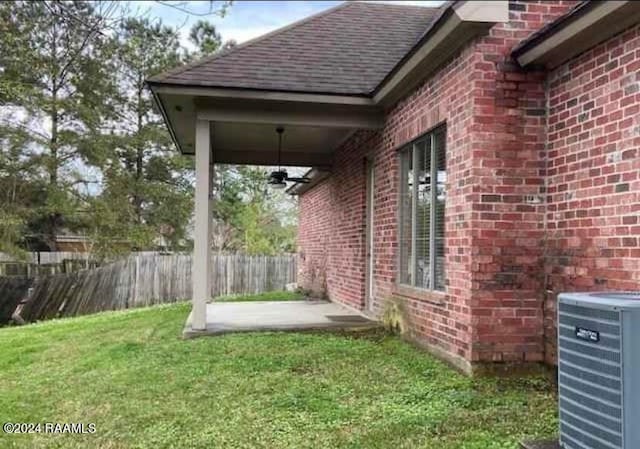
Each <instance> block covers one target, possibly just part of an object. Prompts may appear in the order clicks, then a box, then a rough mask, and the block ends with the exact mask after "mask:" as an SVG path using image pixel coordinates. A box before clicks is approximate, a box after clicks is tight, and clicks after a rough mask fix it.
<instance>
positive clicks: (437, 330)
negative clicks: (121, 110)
mask: <svg viewBox="0 0 640 449" xmlns="http://www.w3.org/2000/svg"><path fill="white" fill-rule="evenodd" d="M639 23H640V3H637V2H633V1H607V2H576V1H509V2H506V1H488V2H481V1H457V2H449V3H446V4H444V5H442V6H441V7H439V8H427V7H409V6H400V5H380V4H367V3H345V4H342V5H340V6H338V7H336V8H334V9H331V10H328V11H326V12H323V13H321V14H318V15H316V16H313V17H310V18H308V19H305V20H304V21H302V22H299V23H296V24H293V25H291V26H289V27H285V28H283V29H281V30H278V31H276V32H274V33H271V34H269V35H266V36H265V37H262V38H258V39H257V40H255V41H251V42H249V43H247V44H243V45H240V46H239V47H238V48H236V49H234V50H231V51H229V52H227V53H222V54H220V55H215V56H213V57H211V58H209V59H206V60H204V61H200V62H198V63H196V64H192V65H190V66H186V67H182V68H179V69H176V70H174V71H172V72H169V73H167V74H163V75H159V76H157V77H154V78H152V79H151V80H149V85H150V87H151V89H152V91H153V92H154V95H155V98H156V101H157V103H158V105H159V106H160V108H161V109H162V111H163V114H164V117H165V120H166V121H167V124H168V126H169V129H170V130H171V132H172V135H173V137H174V140H175V141H176V144H177V146H178V147H179V148H180V150H181V151H183V152H184V153H186V154H193V153H194V152H195V157H196V167H197V170H198V174H197V176H198V183H199V184H198V186H197V193H196V209H197V210H196V257H201V259H200V260H201V261H202V262H203V263H205V262H204V261H205V258H206V247H207V240H206V239H207V238H208V237H207V235H208V234H207V229H208V228H207V226H208V224H207V216H208V215H209V216H210V210H209V209H208V208H209V207H210V206H209V202H208V201H207V196H208V191H209V190H208V189H209V186H208V183H209V182H210V175H209V169H208V167H209V166H210V165H211V164H212V163H253V164H266V163H271V164H273V163H274V162H275V160H276V153H275V151H276V139H275V133H273V127H274V126H275V125H279V126H284V127H285V129H286V132H285V136H286V138H285V147H284V151H283V153H282V163H283V165H294V166H295V165H297V166H300V165H306V166H311V167H313V168H312V169H311V170H310V171H309V173H308V177H309V178H310V179H311V182H310V183H307V184H299V183H298V184H293V185H291V186H290V187H289V191H290V192H291V193H292V194H296V195H299V207H300V217H299V236H298V242H299V261H300V263H299V283H300V284H301V285H302V286H304V287H305V288H308V289H310V290H314V291H315V292H316V293H319V294H323V295H326V296H327V297H328V298H329V299H330V300H331V301H336V302H340V303H342V304H345V305H348V306H350V307H352V308H354V309H357V310H361V311H363V312H364V313H366V314H368V315H370V316H374V317H378V318H381V317H383V316H385V314H390V313H393V314H395V315H397V316H399V317H401V319H402V321H403V323H404V326H405V328H406V335H407V337H409V338H411V339H412V340H414V341H416V342H417V343H420V344H421V345H423V346H425V347H426V348H427V349H429V350H430V351H432V352H434V353H436V354H438V355H440V356H441V357H444V358H446V359H447V360H449V361H450V362H451V363H453V364H454V365H456V366H457V367H459V368H460V369H462V370H464V371H466V372H471V371H473V369H474V366H475V365H477V364H482V363H486V362H542V361H546V362H548V363H554V362H555V297H556V294H557V293H558V292H561V291H574V290H638V289H640V242H639V238H640V223H639V222H638V216H639V213H640V179H639V177H638V173H639V170H640V154H639V151H640V25H639ZM194 122H195V125H194ZM194 142H195V143H194ZM207 148H209V149H210V151H206V149H207ZM203 247H204V249H202V248H203ZM198 248H200V249H198ZM199 251H200V252H199ZM205 265H206V264H205ZM196 267H197V264H196ZM198 269H199V268H196V270H198ZM204 273H206V267H203V268H202V272H200V274H198V273H194V324H195V326H197V325H198V319H197V316H198V310H202V309H199V308H201V307H202V304H203V303H204V301H205V300H206V298H205V296H206V295H205V293H204V292H206V290H205V288H206V285H200V286H199V285H197V284H198V283H199V282H200V284H202V283H205V284H206V279H205V278H206V276H205V274H204ZM199 279H200V280H199Z"/></svg>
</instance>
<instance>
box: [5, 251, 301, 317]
mask: <svg viewBox="0 0 640 449" xmlns="http://www.w3.org/2000/svg"><path fill="white" fill-rule="evenodd" d="M211 262H212V267H211V276H212V282H211V287H212V288H211V296H220V295H230V294H250V293H260V292H266V291H274V290H284V288H285V285H286V284H288V283H292V282H295V278H296V258H295V256H294V255H283V256H273V257H271V256H245V255H213V256H212V258H211ZM191 266H192V257H191V256H190V255H158V254H149V255H137V256H131V257H129V258H127V259H124V260H121V261H118V262H115V263H112V264H110V265H105V266H102V267H99V268H96V269H92V270H82V271H77V272H74V273H67V274H54V275H50V276H42V277H38V278H37V279H36V280H35V282H34V285H33V291H32V293H31V295H30V297H29V300H28V301H27V302H26V304H24V306H23V307H22V310H21V312H20V316H21V317H22V318H23V319H24V320H25V321H37V320H43V319H49V318H55V317H65V316H76V315H85V314H89V313H95V312H100V311H103V310H118V309H126V308H131V307H141V306H148V305H153V304H161V303H168V302H175V301H178V300H182V299H188V298H190V297H191V287H192V286H191ZM0 295H2V290H1V288H0Z"/></svg>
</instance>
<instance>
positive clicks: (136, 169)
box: [94, 18, 192, 247]
mask: <svg viewBox="0 0 640 449" xmlns="http://www.w3.org/2000/svg"><path fill="white" fill-rule="evenodd" d="M181 54H182V52H181V47H180V42H179V36H178V34H177V31H176V30H175V29H173V28H171V27H166V26H163V25H162V24H160V23H152V22H151V21H150V20H148V19H136V18H130V19H127V20H124V21H123V22H122V23H121V25H120V27H119V29H118V32H117V35H116V52H115V66H117V67H118V70H117V71H116V72H115V73H114V77H115V79H116V85H117V88H118V96H117V100H116V102H115V111H116V114H117V118H116V121H115V125H116V126H114V127H113V128H114V129H113V132H112V133H111V135H110V140H111V146H112V148H113V151H114V155H113V156H114V157H113V158H112V159H111V160H110V162H109V163H108V164H107V165H106V166H105V167H104V174H105V184H104V192H103V194H102V195H101V196H100V198H99V201H103V202H106V204H111V205H112V206H113V207H114V208H120V209H121V213H120V214H118V215H117V219H118V220H120V221H121V223H122V225H123V228H125V229H127V230H128V231H127V232H128V234H129V235H130V236H132V237H131V238H130V240H131V242H130V244H131V246H133V247H149V246H151V245H152V242H153V238H154V237H158V236H162V237H163V238H164V239H165V240H166V241H168V242H170V243H171V246H176V245H178V244H179V243H180V241H182V240H183V239H184V238H185V236H186V227H187V225H188V222H189V218H190V215H191V208H192V204H191V203H192V200H191V196H192V186H191V180H190V178H191V176H190V168H191V166H190V162H189V161H188V160H187V159H186V158H183V157H182V156H180V155H179V154H178V153H177V152H176V151H175V148H174V145H173V142H172V141H171V138H170V136H169V134H168V132H167V131H166V128H165V125H164V123H163V122H162V118H161V116H160V114H159V113H158V111H156V109H155V104H154V102H153V99H152V97H151V95H150V93H149V91H148V90H147V89H146V86H145V79H147V78H148V77H150V76H151V75H154V74H156V73H158V72H161V71H163V70H167V69H168V68H171V67H174V66H176V65H179V64H180V62H181ZM94 205H96V206H99V203H98V202H94ZM96 210H104V208H101V206H100V207H97V209H96ZM111 217H113V215H112V216H111ZM107 218H108V217H107ZM104 223H105V225H106V226H108V223H109V220H108V219H107V220H106V221H105V222H104ZM99 224H100V223H97V225H98V227H97V228H96V229H99ZM114 231H115V229H113V228H110V227H108V229H106V230H104V232H112V233H113V232H114ZM104 232H102V234H104ZM133 236H136V237H137V239H134V238H133ZM115 237H117V236H115V235H114V238H115Z"/></svg>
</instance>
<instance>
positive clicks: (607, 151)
mask: <svg viewBox="0 0 640 449" xmlns="http://www.w3.org/2000/svg"><path fill="white" fill-rule="evenodd" d="M548 98H549V117H548V120H549V124H548V129H549V131H548V132H549V134H548V162H547V165H548V178H547V182H548V198H547V201H548V210H547V228H548V250H547V257H546V270H545V271H546V275H547V289H548V290H549V293H548V299H547V301H546V310H545V315H546V318H545V329H546V337H547V338H546V342H547V351H546V354H547V361H548V362H550V363H553V362H555V357H556V351H555V348H556V329H555V323H556V315H555V314H556V307H555V302H556V295H557V293H559V292H562V291H587V290H640V241H639V239H640V220H639V219H638V217H639V216H640V179H639V177H638V173H639V172H640V26H636V27H635V28H632V29H630V30H628V31H626V32H624V33H622V34H621V35H618V36H616V37H615V38H613V39H610V40H609V41H607V42H604V43H602V44H601V45H598V46H596V47H594V48H593V49H591V50H589V51H587V52H586V53H584V54H582V55H580V56H578V57H577V58H575V59H573V60H571V61H569V62H568V63H566V64H563V65H562V66H560V67H558V68H556V69H555V70H553V71H552V72H551V73H550V74H549V79H548Z"/></svg>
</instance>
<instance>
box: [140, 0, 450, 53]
mask: <svg viewBox="0 0 640 449" xmlns="http://www.w3.org/2000/svg"><path fill="white" fill-rule="evenodd" d="M129 3H130V5H131V7H132V8H133V9H136V10H139V11H141V12H148V14H149V15H150V16H151V17H156V18H158V19H160V20H162V22H163V23H165V24H167V25H171V26H174V27H181V32H182V36H183V41H185V43H186V36H187V35H188V32H189V31H188V30H189V27H190V26H191V25H192V24H193V23H194V22H196V21H198V20H208V21H210V22H212V23H213V24H214V25H215V26H216V28H217V29H218V31H219V32H220V33H221V34H222V38H223V39H224V40H229V39H234V40H235V41H237V42H238V43H240V42H244V41H246V40H249V39H253V38H254V37H257V36H260V35H262V34H265V33H268V32H269V31H272V30H274V29H276V28H280V27H282V26H284V25H287V24H289V23H291V22H295V21H296V20H300V19H303V18H305V17H307V16H310V15H312V14H315V13H317V12H320V11H323V10H325V9H327V8H331V7H333V6H336V5H338V4H339V3H341V2H340V1H248V0H240V1H235V2H234V3H233V6H231V8H230V9H229V11H228V14H227V15H226V16H225V17H224V18H220V17H217V16H215V15H205V16H196V15H194V14H192V15H189V14H186V13H184V12H182V11H180V10H179V9H188V10H189V11H192V12H194V13H196V14H206V13H207V12H209V10H210V6H211V3H212V2H210V1H189V2H185V1H168V2H165V1H162V2H158V1H153V2H146V1H132V2H129ZM220 3H221V2H219V1H215V2H213V5H214V8H217V7H219V5H220ZM381 3H394V4H398V3H403V4H410V5H424V6H438V5H440V4H442V3H443V2H442V1H391V2H381ZM167 4H169V5H173V7H171V6H167ZM178 8H179V9H178Z"/></svg>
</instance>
